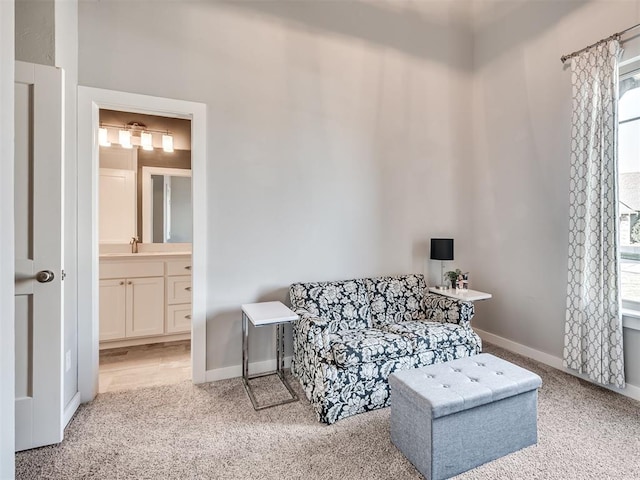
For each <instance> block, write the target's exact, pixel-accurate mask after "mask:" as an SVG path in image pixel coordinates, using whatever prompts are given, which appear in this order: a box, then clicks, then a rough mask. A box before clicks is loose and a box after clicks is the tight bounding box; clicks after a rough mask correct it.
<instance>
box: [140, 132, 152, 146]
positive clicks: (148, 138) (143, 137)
mask: <svg viewBox="0 0 640 480" xmlns="http://www.w3.org/2000/svg"><path fill="white" fill-rule="evenodd" d="M140 145H142V149H143V150H153V136H152V135H151V134H150V133H149V132H142V133H141V134H140Z"/></svg>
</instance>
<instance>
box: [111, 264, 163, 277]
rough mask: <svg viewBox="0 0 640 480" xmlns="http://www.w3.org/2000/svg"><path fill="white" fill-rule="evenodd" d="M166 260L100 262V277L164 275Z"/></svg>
mask: <svg viewBox="0 0 640 480" xmlns="http://www.w3.org/2000/svg"><path fill="white" fill-rule="evenodd" d="M163 275H164V262H145V261H142V262H141V261H135V260H130V261H127V262H111V261H106V262H104V261H103V262H100V278H101V279H102V278H138V277H162V276H163Z"/></svg>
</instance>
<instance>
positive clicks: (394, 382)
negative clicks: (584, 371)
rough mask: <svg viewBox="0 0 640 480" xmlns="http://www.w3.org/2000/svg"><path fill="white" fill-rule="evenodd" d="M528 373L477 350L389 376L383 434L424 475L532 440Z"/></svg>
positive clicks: (457, 468)
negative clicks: (387, 431) (388, 434)
mask: <svg viewBox="0 0 640 480" xmlns="http://www.w3.org/2000/svg"><path fill="white" fill-rule="evenodd" d="M541 383H542V381H541V380H540V377H539V376H538V375H536V374H535V373H532V372H530V371H528V370H525V369H524V368H521V367H518V366H517V365H513V364H511V363H509V362H507V361H505V360H502V359H500V358H497V357H494V356H493V355H489V354H488V353H482V354H480V355H475V356H473V357H467V358H460V359H458V360H453V361H451V362H447V363H440V364H436V365H430V366H428V367H423V368H416V369H413V370H404V371H400V372H396V373H393V374H392V375H390V376H389V384H390V386H391V441H392V442H393V443H394V444H395V445H396V447H398V448H399V449H400V451H401V452H402V453H403V454H404V455H405V456H406V457H407V458H408V459H409V461H410V462H411V463H413V465H414V466H415V467H416V468H417V469H418V471H420V473H422V475H424V476H425V477H426V478H427V480H439V479H442V478H449V477H452V476H454V475H457V474H459V473H462V472H464V471H466V470H469V469H471V468H474V467H477V466H478V465H482V464H483V463H486V462H490V461H491V460H495V459H496V458H499V457H502V456H503V455H506V454H508V453H511V452H515V451H516V450H520V449H521V448H524V447H527V446H529V445H533V444H535V443H536V442H537V441H538V424H537V404H538V387H540V385H541Z"/></svg>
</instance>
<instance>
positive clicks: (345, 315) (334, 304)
mask: <svg viewBox="0 0 640 480" xmlns="http://www.w3.org/2000/svg"><path fill="white" fill-rule="evenodd" d="M289 293H290V296H291V305H292V307H293V309H294V310H297V309H304V310H306V311H308V312H309V313H310V314H312V315H314V316H318V317H320V318H322V319H326V320H329V322H331V325H330V328H329V331H331V332H342V331H345V330H353V329H360V328H371V315H370V314H369V297H368V295H367V288H366V286H365V284H364V281H363V280H344V281H339V282H311V283H294V284H293V285H291V288H290V290H289Z"/></svg>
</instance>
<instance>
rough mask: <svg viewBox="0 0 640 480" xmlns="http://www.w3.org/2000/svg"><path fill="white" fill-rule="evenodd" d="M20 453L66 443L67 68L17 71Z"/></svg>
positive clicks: (21, 66)
mask: <svg viewBox="0 0 640 480" xmlns="http://www.w3.org/2000/svg"><path fill="white" fill-rule="evenodd" d="M15 75H16V80H15V223H16V226H15V256H16V277H15V278H16V283H15V292H16V293H15V295H16V297H15V301H16V310H15V336H16V339H15V340H16V343H15V351H16V389H15V392H16V414H15V417H16V450H26V449H29V448H35V447H40V446H43V445H49V444H53V443H58V442H60V441H62V436H63V428H64V426H63V413H64V405H63V388H62V381H63V371H62V368H63V362H62V357H63V354H62V352H63V335H62V311H63V301H62V299H63V296H62V293H63V292H62V280H63V273H62V268H63V267H62V265H63V264H62V260H63V259H62V248H63V247H62V246H63V243H62V223H63V217H62V212H63V201H62V159H63V140H62V138H63V127H62V125H63V108H62V106H63V96H62V71H61V70H60V69H57V68H54V67H47V66H43V65H34V64H30V63H23V62H16V69H15Z"/></svg>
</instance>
